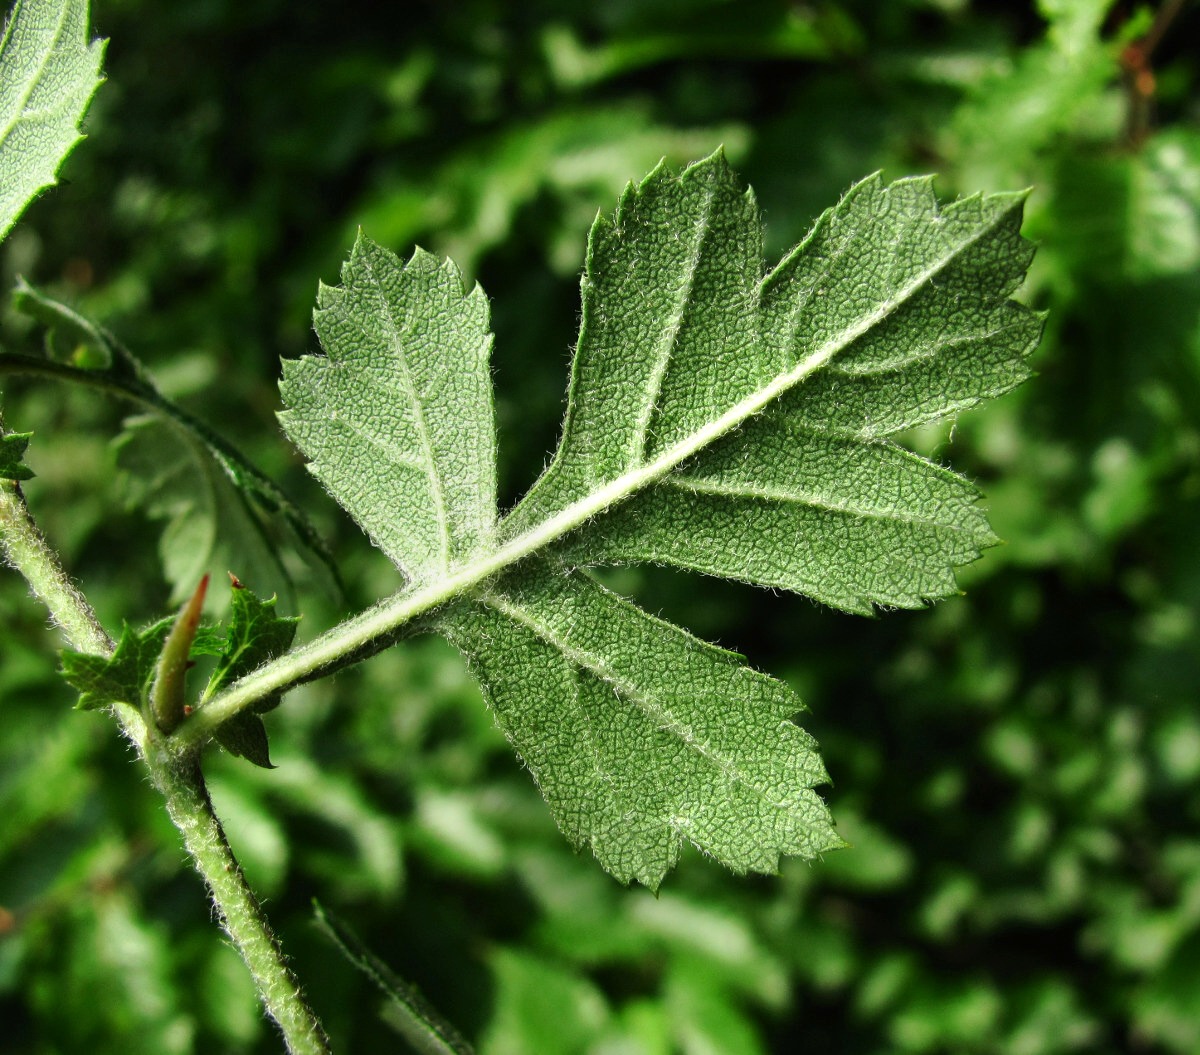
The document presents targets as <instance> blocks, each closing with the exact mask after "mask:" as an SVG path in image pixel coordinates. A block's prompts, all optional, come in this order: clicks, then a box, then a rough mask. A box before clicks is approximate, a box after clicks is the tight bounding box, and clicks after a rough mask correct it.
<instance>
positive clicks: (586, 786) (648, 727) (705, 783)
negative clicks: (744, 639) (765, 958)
mask: <svg viewBox="0 0 1200 1055" xmlns="http://www.w3.org/2000/svg"><path fill="white" fill-rule="evenodd" d="M437 626H438V628H439V629H440V630H442V631H443V632H444V633H445V634H446V635H447V636H448V637H449V638H450V639H451V640H452V641H453V642H454V643H455V644H456V645H457V646H458V647H459V648H461V649H462V650H463V651H464V652H465V653H466V654H467V655H468V656H469V657H470V660H471V667H472V670H473V671H474V673H475V675H476V676H477V677H478V678H479V680H480V681H481V682H482V683H483V686H484V690H485V692H486V693H487V696H488V700H489V702H490V703H491V705H492V709H493V711H494V713H495V715H496V720H497V722H499V724H500V727H501V728H502V729H503V730H504V732H505V735H507V736H508V738H509V740H510V741H511V742H512V744H513V746H514V747H515V748H516V750H517V752H518V753H519V754H520V755H521V757H522V758H523V759H524V760H525V764H526V765H527V766H528V767H529V770H530V772H531V773H532V775H533V778H534V780H536V781H537V782H538V785H539V786H540V787H541V789H542V793H543V794H544V795H545V797H546V801H547V802H548V803H549V805H550V809H551V812H552V813H553V814H554V818H555V820H556V821H557V822H558V825H559V827H560V828H561V829H562V831H563V833H564V834H565V835H566V837H567V838H568V839H569V840H570V841H571V843H572V845H574V846H575V847H576V848H580V847H583V846H590V847H591V849H592V852H593V853H594V854H595V855H596V857H597V859H598V860H599V861H600V863H601V864H602V865H603V866H604V867H605V868H606V869H607V870H608V871H609V872H611V873H612V874H613V875H614V876H616V877H617V878H618V879H619V880H621V881H622V882H629V881H630V880H632V879H636V880H638V881H639V882H641V883H643V884H644V885H646V886H648V887H650V888H652V889H653V888H656V887H657V886H658V884H659V882H660V881H661V880H662V877H663V876H664V875H665V874H666V872H667V871H668V870H669V869H671V868H672V867H673V866H674V865H675V862H676V861H677V860H678V858H679V853H680V850H681V849H682V846H683V842H684V840H685V839H686V840H688V841H689V842H691V843H693V844H694V845H696V846H698V847H699V848H700V849H701V850H703V851H704V852H706V853H709V854H711V855H712V856H713V857H715V858H717V859H718V860H719V861H721V862H723V863H724V864H725V865H727V866H728V867H730V868H732V869H734V870H735V871H738V872H745V871H751V870H752V871H757V872H773V871H774V870H775V867H776V863H777V860H778V857H779V854H780V853H788V854H800V855H802V856H804V857H816V856H817V855H818V854H820V853H822V852H824V851H825V850H831V849H835V848H836V847H839V846H841V845H842V841H841V840H840V839H839V838H838V836H837V834H836V833H835V832H834V830H833V825H832V822H831V820H830V817H829V811H828V810H827V809H826V808H825V804H824V803H823V802H822V801H821V799H820V798H819V797H818V796H817V794H816V793H815V792H814V791H813V790H812V788H813V787H814V786H815V785H817V784H822V783H824V782H825V781H826V780H827V779H828V777H827V775H826V773H825V767H824V766H823V765H822V763H821V760H820V758H819V756H818V755H817V751H816V744H815V743H814V741H813V739H812V737H810V736H809V735H808V734H807V733H805V732H804V731H803V730H802V729H801V728H800V727H799V726H797V725H795V724H794V723H793V722H791V720H790V719H791V717H792V715H794V714H795V713H796V712H797V711H799V710H801V709H802V705H801V703H800V701H799V700H798V699H797V698H796V697H795V695H793V694H792V692H791V691H790V690H789V689H788V688H787V686H785V685H784V684H783V683H782V682H779V681H776V680H774V679H773V678H768V677H767V676H766V675H763V674H759V673H757V672H756V671H752V670H750V669H749V668H748V667H746V666H744V665H743V664H742V663H741V659H740V657H739V656H737V655H735V654H734V653H731V652H725V651H724V650H722V649H718V648H716V647H714V646H712V645H707V644H705V643H704V642H702V641H700V640H698V639H697V638H694V637H692V636H691V635H690V634H688V633H686V632H685V631H683V630H681V629H680V628H679V627H676V626H672V625H671V624H670V623H666V622H663V621H662V620H660V619H655V618H654V617H653V616H650V615H647V614H646V613H645V612H643V611H641V609H639V608H636V607H635V606H634V605H632V604H630V603H629V602H628V601H625V600H623V599H622V598H620V597H618V596H617V595H616V594H613V593H610V592H609V591H608V590H606V589H604V588H603V587H602V586H600V585H599V584H598V583H596V582H595V581H594V580H592V579H590V578H589V577H588V576H586V575H584V574H583V573H580V572H575V573H572V574H571V575H569V576H563V575H561V574H557V573H555V572H553V571H551V570H549V569H547V568H545V567H538V566H537V565H536V564H535V565H534V566H532V567H525V568H522V569H521V570H520V571H518V572H515V573H513V574H511V575H510V576H508V577H506V578H505V579H503V580H501V582H500V584H499V586H498V589H496V590H495V591H489V592H485V593H483V594H482V595H481V596H480V598H479V602H478V603H475V604H464V605H462V606H461V607H460V608H458V609H455V610H452V611H451V612H448V613H447V614H445V615H444V616H442V617H441V618H440V619H439V620H438V623H437Z"/></svg>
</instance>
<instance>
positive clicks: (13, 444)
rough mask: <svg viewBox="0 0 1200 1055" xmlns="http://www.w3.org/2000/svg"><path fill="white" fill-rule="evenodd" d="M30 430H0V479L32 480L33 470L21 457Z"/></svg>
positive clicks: (27, 441)
mask: <svg viewBox="0 0 1200 1055" xmlns="http://www.w3.org/2000/svg"><path fill="white" fill-rule="evenodd" d="M32 436H33V433H32V432H7V433H6V432H0V480H32V479H33V470H32V469H30V468H29V466H28V465H25V464H24V463H23V462H22V461H21V459H22V458H23V457H24V456H25V448H26V447H28V446H29V440H30V438H31V437H32Z"/></svg>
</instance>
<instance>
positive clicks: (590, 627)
mask: <svg viewBox="0 0 1200 1055" xmlns="http://www.w3.org/2000/svg"><path fill="white" fill-rule="evenodd" d="M1022 201H1023V196H1022V195H1019V194H1000V195H993V196H990V197H978V196H977V197H974V198H968V199H965V200H963V201H959V202H956V203H954V204H952V205H949V206H947V207H945V208H940V207H939V206H938V204H937V201H936V199H935V198H934V195H933V190H932V185H931V182H930V180H928V179H908V180H900V181H898V182H896V183H892V184H885V183H884V182H883V181H882V180H881V179H879V178H878V177H871V178H869V179H867V180H864V181H863V182H862V183H860V184H858V185H857V186H855V187H854V188H852V189H851V190H850V192H849V193H848V194H847V195H846V196H845V197H844V198H843V199H842V201H841V202H840V203H839V204H838V205H837V206H836V207H834V208H833V209H830V210H829V211H827V212H826V213H825V214H824V215H822V216H821V217H820V218H819V219H818V220H817V223H816V225H815V226H814V228H813V230H812V233H811V234H810V235H809V236H808V238H806V239H805V241H804V242H803V243H801V244H800V245H799V246H798V247H797V248H796V249H795V250H793V251H792V252H791V253H789V254H788V255H787V256H786V257H785V258H784V259H783V261H782V262H780V263H779V264H778V265H777V266H776V267H775V268H773V269H771V270H769V271H765V269H764V266H763V261H762V225H761V219H760V217H759V213H758V209H757V206H756V204H755V201H754V197H753V195H752V194H751V193H750V192H749V191H747V190H744V189H743V188H742V186H741V185H740V184H739V182H738V181H737V179H736V177H735V176H734V175H733V173H732V172H730V170H729V168H728V166H727V165H726V164H725V160H724V157H723V156H722V155H721V154H720V153H719V152H718V153H717V154H714V155H713V156H712V157H710V158H708V159H706V160H704V161H701V162H698V163H697V164H695V165H692V166H690V167H689V168H687V169H686V170H685V171H683V172H682V173H679V174H676V173H673V172H671V171H669V170H668V169H667V168H666V167H665V166H660V167H659V168H658V169H656V170H655V171H654V172H652V173H651V174H650V175H649V176H648V177H647V178H646V179H645V180H644V181H642V183H640V184H639V185H637V186H630V187H629V188H628V189H627V190H626V192H625V193H624V195H623V196H622V198H621V201H620V204H619V205H618V208H617V211H616V213H615V215H614V216H612V217H611V218H609V217H605V216H601V217H599V218H598V219H597V220H596V222H595V224H594V225H593V227H592V232H591V236H590V239H589V243H588V252H587V264H586V269H585V273H584V277H583V283H582V288H583V316H582V323H581V327H580V334H579V343H578V346H577V348H576V352H575V358H574V363H573V365H572V370H571V383H570V390H569V396H568V405H567V414H566V420H565V422H564V425H563V436H562V441H561V443H560V445H559V448H558V451H557V452H556V453H555V456H554V459H553V461H552V462H551V464H550V466H549V468H548V469H547V470H546V472H545V473H544V474H543V476H542V477H541V479H540V480H539V481H538V482H537V483H536V484H535V485H534V487H533V488H532V489H531V490H530V492H529V494H528V495H527V496H526V497H525V499H524V500H523V501H522V502H521V503H520V504H519V505H518V506H517V508H516V509H515V510H514V511H513V512H512V513H510V514H509V515H508V516H507V517H506V518H504V519H503V520H502V521H501V522H500V523H499V525H498V526H497V527H496V528H495V529H494V530H493V528H492V523H493V518H494V515H495V511H494V510H493V509H492V506H491V503H492V501H493V495H494V492H495V488H494V481H493V471H494V470H493V461H494V458H493V449H492V406H491V395H490V391H489V390H488V386H487V362H486V359H487V351H488V348H489V346H490V337H489V336H488V334H487V332H486V321H487V318H486V317H487V312H486V305H485V304H484V302H483V298H482V294H481V293H480V292H479V290H478V289H476V290H474V291H473V292H471V293H470V294H467V295H464V294H463V293H462V290H461V288H460V286H459V283H458V275H457V272H456V271H455V270H454V268H453V266H452V265H450V264H449V263H447V264H443V265H437V264H436V263H435V262H434V261H433V260H431V259H430V258H429V257H428V256H427V255H426V254H423V253H421V252H418V253H417V254H416V255H414V256H413V258H412V260H411V261H410V262H409V263H408V264H407V265H402V264H401V263H400V262H399V260H397V259H396V258H395V257H393V256H392V255H391V254H390V253H386V252H385V251H383V250H381V249H379V247H377V246H374V245H372V244H371V243H369V242H367V241H366V240H365V239H364V238H361V237H360V239H359V241H358V244H357V245H356V246H355V249H354V253H353V255H352V256H351V259H350V262H349V263H348V264H347V266H346V269H345V271H344V273H343V279H344V282H345V288H344V289H341V290H329V289H322V291H321V294H320V299H319V302H318V303H319V308H320V310H319V311H318V313H317V330H318V334H319V336H320V337H321V340H322V342H323V344H324V346H325V351H326V353H327V354H326V356H325V357H318V356H308V357H305V358H304V359H302V360H300V361H299V362H298V363H285V365H284V381H283V384H282V391H283V395H284V399H285V401H286V402H287V403H288V405H289V408H290V409H289V410H288V411H287V412H286V413H285V414H284V415H283V416H282V419H283V423H284V427H285V429H286V430H287V431H288V433H289V435H290V436H291V437H292V439H293V440H295V442H296V443H297V444H298V445H299V446H300V448H301V449H302V450H303V451H304V452H305V453H306V454H307V455H308V457H309V458H310V459H311V461H312V465H311V466H310V468H311V469H312V471H313V472H314V473H315V474H316V475H317V476H318V477H320V479H321V480H322V482H323V483H324V484H325V485H326V487H328V488H329V490H330V492H331V493H332V494H333V495H334V497H335V498H337V500H338V501H339V502H341V503H342V505H343V506H345V508H347V509H348V510H349V511H350V512H351V514H352V515H353V516H354V517H355V519H356V520H357V521H358V522H359V524H360V525H362V526H363V528H364V529H365V530H366V531H367V533H368V534H369V535H370V536H371V538H372V539H373V540H374V541H375V542H376V543H377V544H378V545H379V546H380V547H381V548H382V549H383V550H384V551H385V552H386V553H387V554H388V555H389V556H390V557H391V558H392V560H393V561H394V562H395V563H396V564H397V565H398V566H399V567H400V568H401V569H402V570H404V571H405V573H406V574H407V575H408V577H409V579H410V588H409V590H408V592H407V593H406V594H405V595H404V598H403V602H402V603H403V605H407V606H409V609H410V611H418V612H420V611H424V612H429V611H430V610H431V609H434V612H433V614H432V615H427V616H426V617H425V620H426V625H428V626H431V627H432V628H434V629H436V630H438V631H440V632H442V633H444V634H446V635H447V636H448V637H450V638H451V639H452V640H453V641H454V642H455V643H456V644H457V645H458V647H459V648H460V649H461V650H462V651H463V652H464V653H465V654H466V655H467V657H468V659H469V661H470V663H471V666H472V668H473V669H474V671H475V672H476V673H477V674H478V676H479V678H480V680H481V681H482V683H483V685H484V689H485V691H486V693H487V695H488V697H489V699H490V701H491V703H492V706H493V708H494V710H495V713H496V717H497V720H498V722H499V723H500V725H501V727H502V728H503V729H504V731H505V732H506V734H507V735H508V736H509V739H510V740H511V741H512V743H513V744H514V746H515V747H516V749H517V751H518V752H519V753H520V755H521V756H522V758H523V759H524V761H525V763H526V764H527V765H528V766H529V768H530V770H531V771H532V773H533V775H534V777H535V779H536V780H537V781H538V783H539V785H540V787H541V790H542V793H543V794H544V795H545V797H546V800H547V802H548V803H549V804H550V808H551V811H552V812H553V813H554V816H555V819H556V820H557V821H558V824H559V826H560V827H561V828H562V830H563V831H564V833H565V834H566V835H567V837H568V838H569V839H570V840H571V841H572V843H574V844H575V845H576V846H585V845H587V846H590V847H591V848H592V850H593V851H594V853H595V854H596V856H597V857H598V858H599V859H600V861H601V863H602V864H603V865H604V867H606V868H607V869H608V870H609V871H611V872H612V873H613V874H614V875H616V876H617V877H618V878H619V879H622V880H625V881H628V880H631V879H637V880H639V881H640V882H642V883H644V884H646V885H647V886H650V887H654V886H657V884H658V883H659V882H660V880H661V879H662V877H663V875H664V873H665V872H666V871H667V870H668V869H669V868H670V867H671V866H672V865H673V864H674V863H675V861H676V859H677V857H678V855H679V852H680V849H681V847H682V844H683V841H684V840H685V839H686V840H689V841H691V842H693V843H694V844H696V845H697V846H699V847H700V848H701V849H702V850H704V851H706V852H708V853H711V854H712V855H713V856H715V857H717V858H718V859H719V860H721V861H723V862H724V863H725V864H727V865H728V866H729V867H731V868H733V869H735V870H737V871H747V870H755V871H773V870H774V869H775V867H776V864H777V859H778V856H779V855H780V854H781V853H792V854H800V855H802V856H805V857H813V856H816V855H817V854H820V853H822V852H823V851H825V850H827V849H830V848H833V847H835V846H838V845H840V840H839V839H838V837H837V835H836V833H835V832H834V830H833V827H832V822H831V820H830V817H829V814H828V812H827V810H826V809H825V807H824V805H823V803H822V802H821V800H820V799H819V798H818V797H817V796H816V794H815V792H814V791H813V790H812V789H813V787H814V786H815V785H817V784H819V783H821V782H822V781H824V780H825V779H826V777H825V770H824V768H823V766H822V764H821V762H820V759H819V757H818V755H817V753H816V747H815V744H814V743H813V742H812V740H811V738H809V737H808V736H807V735H806V734H805V733H804V732H802V731H801V730H800V729H799V728H798V727H797V726H795V725H794V724H792V722H791V716H792V715H793V714H794V713H795V712H796V711H797V710H798V709H799V702H798V701H797V700H796V699H795V698H794V697H793V696H792V695H791V693H790V692H789V691H788V690H787V688H786V687H785V686H783V685H782V684H780V683H779V682H776V681H773V680H772V679H770V678H767V677H765V676H763V675H760V674H757V673H755V672H754V671H751V670H749V669H748V668H747V667H745V666H743V665H742V664H741V663H739V662H738V660H737V658H736V657H735V656H733V655H732V654H730V653H725V652H722V651H720V650H719V649H715V648H713V647H711V646H707V645H704V644H703V643H701V642H699V641H697V640H696V639H695V638H693V637H691V636H690V635H688V634H687V633H686V632H684V631H683V630H681V629H679V628H677V627H673V626H671V625H670V624H667V623H664V622H662V621H660V620H657V619H654V618H653V617H651V616H649V615H647V614H646V613H644V612H642V611H641V610H640V609H638V608H636V607H634V606H633V605H631V604H629V603H628V602H626V601H624V600H622V599H620V598H618V597H616V596H615V595H613V594H611V593H609V592H608V591H606V590H604V589H603V588H602V587H601V586H599V585H598V584H597V583H596V582H595V581H594V580H592V579H591V578H589V577H588V576H587V575H586V574H585V573H583V572H582V571H580V570H579V569H580V568H582V567H586V566H588V565H593V564H602V563H618V562H624V561H655V562H666V563H673V564H677V565H679V566H682V567H686V568H692V569H695V570H698V571H703V572H707V573H710V574H715V575H722V576H727V577H730V578H736V579H742V580H746V581H749V582H753V583H759V584H762V585H765V586H776V587H784V588H786V589H789V590H795V591H797V592H800V593H805V594H807V595H809V596H811V597H814V598H816V599H818V600H821V601H823V602H825V603H827V604H830V605H834V606H837V607H839V608H844V609H846V610H848V611H853V612H862V613H870V612H872V611H873V610H874V608H875V607H876V606H903V607H917V606H920V605H922V604H924V603H926V602H927V601H930V600H933V599H936V598H939V597H944V596H946V595H948V594H950V593H952V592H953V591H954V574H953V570H954V568H955V567H957V566H958V565H961V564H964V563H966V562H968V561H971V560H974V559H975V558H976V557H977V556H978V555H979V553H980V551H981V550H982V549H983V548H984V547H986V546H988V545H991V544H992V543H993V542H994V541H995V537H994V536H993V534H992V532H991V529H990V528H989V527H988V524H987V520H986V518H985V517H984V515H983V513H982V512H981V510H980V509H979V508H978V506H977V505H976V500H977V498H978V493H977V492H976V490H975V489H974V488H973V487H972V486H971V484H970V483H968V482H967V481H966V480H964V479H962V478H961V477H959V476H956V475H954V474H953V473H951V472H949V471H948V470H946V469H944V468H942V467H940V466H938V465H935V464H933V463H931V462H928V461H926V460H924V459H921V458H918V457H917V456H916V455H914V454H911V453H910V452H908V451H905V450H903V449H902V448H900V447H898V446H896V445H895V444H894V443H893V441H892V439H891V437H892V436H894V435H895V434H896V433H898V432H900V431H902V430H904V429H906V428H909V427H911V426H913V425H917V424H920V423H922V422H926V421H929V420H931V419H934V418H937V417H939V416H942V415H945V414H950V413H954V412H956V411H959V410H961V409H964V408H966V407H969V406H972V405H974V404H975V403H977V402H979V401H980V400H982V399H985V398H988V397H990V396H995V395H998V394H1000V393H1002V392H1005V391H1007V390H1008V389H1010V388H1012V387H1013V386H1015V385H1017V384H1018V383H1020V381H1022V380H1023V379H1024V378H1025V377H1027V376H1028V373H1029V370H1028V367H1027V366H1026V357H1027V356H1028V355H1029V353H1030V352H1031V351H1032V349H1033V347H1034V345H1035V344H1036V343H1037V339H1038V336H1039V334H1040V331H1041V318H1040V316H1038V315H1037V314H1036V313H1034V312H1032V311H1030V310H1029V309H1027V308H1025V307H1023V306H1021V305H1019V304H1016V303H1014V302H1012V301H1010V300H1009V299H1008V298H1009V297H1010V295H1011V294H1012V292H1013V291H1014V290H1015V289H1016V287H1017V286H1018V285H1019V283H1020V282H1021V280H1022V277H1023V276H1024V273H1025V269H1026V267H1027V266H1028V264H1029V262H1030V259H1031V256H1032V249H1031V247H1030V246H1029V244H1028V243H1026V242H1025V241H1024V240H1023V239H1022V238H1021V236H1020V225H1021V209H1022ZM517 565H519V567H517ZM409 618H411V616H409ZM397 625H399V623H397V624H394V625H393V626H392V629H395V627H396V626H397Z"/></svg>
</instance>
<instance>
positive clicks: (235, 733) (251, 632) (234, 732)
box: [200, 575, 300, 769]
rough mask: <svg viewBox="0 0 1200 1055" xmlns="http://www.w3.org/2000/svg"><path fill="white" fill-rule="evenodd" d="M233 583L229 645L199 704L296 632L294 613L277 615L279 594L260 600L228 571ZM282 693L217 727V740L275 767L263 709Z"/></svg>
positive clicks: (287, 642) (282, 647) (287, 644)
mask: <svg viewBox="0 0 1200 1055" xmlns="http://www.w3.org/2000/svg"><path fill="white" fill-rule="evenodd" d="M230 580H231V582H232V586H233V603H232V606H231V610H230V617H229V629H228V631H227V632H226V637H225V645H224V648H223V649H222V651H221V654H220V658H218V660H217V665H216V668H215V669H214V670H213V672H212V676H211V677H210V678H209V680H208V685H207V686H206V687H205V689H204V694H203V696H202V697H201V700H200V706H203V705H204V701H205V700H208V699H211V698H212V696H213V695H214V694H215V693H216V692H217V691H218V690H219V689H220V688H221V687H222V686H223V685H226V684H227V683H229V682H231V681H234V680H235V679H237V678H239V677H241V676H242V675H243V674H248V673H249V672H250V671H252V670H253V669H254V668H255V667H257V666H259V665H260V664H262V663H265V662H266V661H267V660H268V659H272V658H274V657H275V656H278V655H282V654H283V653H284V652H286V651H287V650H288V649H289V648H290V647H291V645H292V639H293V638H294V637H295V636H296V624H297V623H299V622H300V620H299V618H298V617H296V616H279V615H276V613H275V603H276V599H275V598H274V597H272V598H271V599H270V600H267V601H263V600H260V599H259V598H258V597H257V596H256V595H255V594H254V593H253V591H251V590H248V589H246V587H245V586H243V585H242V583H241V582H240V581H239V580H238V579H237V578H235V577H234V576H232V575H231V576H230ZM279 700H280V697H279V696H278V695H276V696H269V697H267V698H266V699H263V700H260V701H259V702H258V703H257V705H256V706H255V708H254V712H249V711H243V712H242V713H241V714H238V715H236V716H235V717H233V718H232V719H230V720H229V721H228V722H226V723H225V724H224V725H222V726H220V728H218V730H217V732H216V738H217V742H218V743H219V744H220V745H221V746H222V747H223V748H225V750H226V751H228V752H229V753H230V754H232V755H237V756H238V757H240V758H245V759H246V760H247V761H250V762H253V763H254V764H255V765H256V766H261V767H262V768H264V769H273V768H274V767H273V766H272V764H271V756H270V750H269V746H268V743H267V730H266V726H264V725H263V722H262V719H261V718H259V717H258V716H259V714H262V713H264V712H266V711H269V710H271V709H272V708H274V707H277V706H278V705H279Z"/></svg>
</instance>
